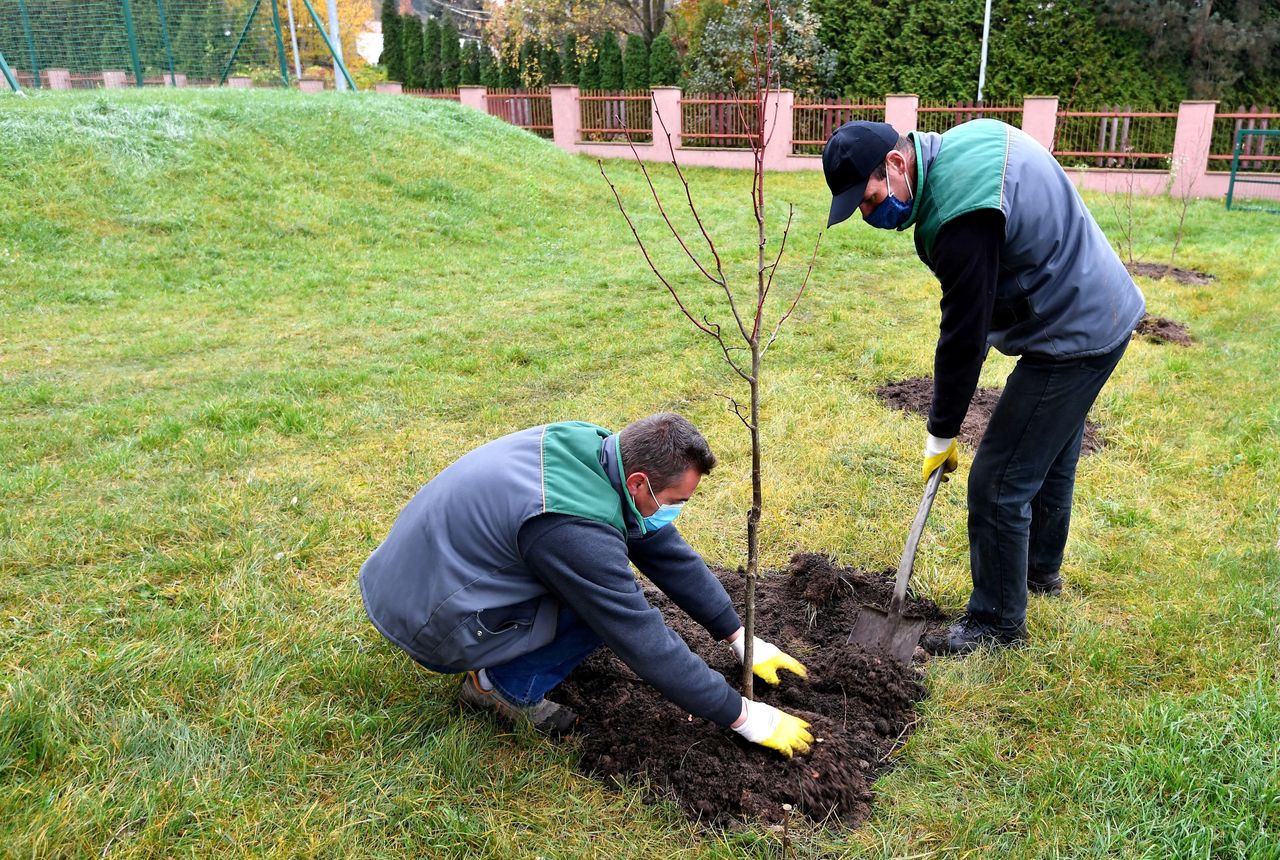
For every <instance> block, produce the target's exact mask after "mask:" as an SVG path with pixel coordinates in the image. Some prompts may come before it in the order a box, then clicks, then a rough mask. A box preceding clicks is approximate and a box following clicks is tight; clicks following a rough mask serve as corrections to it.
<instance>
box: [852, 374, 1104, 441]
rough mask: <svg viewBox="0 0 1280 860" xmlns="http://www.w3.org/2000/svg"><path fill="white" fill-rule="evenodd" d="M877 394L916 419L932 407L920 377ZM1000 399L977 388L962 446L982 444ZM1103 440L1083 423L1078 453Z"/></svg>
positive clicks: (928, 383)
mask: <svg viewBox="0 0 1280 860" xmlns="http://www.w3.org/2000/svg"><path fill="white" fill-rule="evenodd" d="M876 394H877V395H879V397H880V399H881V400H883V401H884V403H885V405H886V406H888V407H889V408H891V409H901V410H903V411H904V412H912V413H915V414H917V415H928V414H929V405H930V404H931V403H933V379H932V378H931V377H928V376H919V377H915V378H912V379H904V380H902V381H901V382H886V383H885V384H884V385H882V386H880V387H879V388H877V389H876ZM999 399H1000V389H999V388H979V389H978V390H977V391H975V392H974V393H973V400H971V401H969V411H968V412H966V413H965V416H964V423H963V424H961V425H960V436H959V439H960V441H961V442H965V443H967V444H969V445H971V446H973V447H974V448H977V447H978V443H979V442H981V441H982V434H984V433H986V432H987V424H988V423H989V422H990V421H991V412H992V410H994V409H995V408H996V402H997V401H998V400H999ZM1102 445H1103V442H1102V437H1101V435H1100V434H1099V432H1098V426H1097V425H1096V424H1094V423H1093V422H1092V421H1090V420H1088V419H1087V418H1086V419H1085V422H1084V441H1083V442H1082V443H1081V445H1080V453H1081V454H1084V455H1088V454H1093V453H1095V452H1097V451H1100V450H1102Z"/></svg>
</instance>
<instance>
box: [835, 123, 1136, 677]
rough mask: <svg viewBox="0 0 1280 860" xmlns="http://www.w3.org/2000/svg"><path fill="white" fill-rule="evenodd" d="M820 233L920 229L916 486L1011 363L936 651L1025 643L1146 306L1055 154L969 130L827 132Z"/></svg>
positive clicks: (1057, 566) (983, 450)
mask: <svg viewBox="0 0 1280 860" xmlns="http://www.w3.org/2000/svg"><path fill="white" fill-rule="evenodd" d="M822 166H823V170H824V171H825V173H826V178H827V185H828V186H829V187H830V189H831V196H832V199H831V214H830V217H829V218H828V222H827V226H831V225H833V224H838V223H840V222H841V221H844V220H845V219H847V218H849V217H850V216H851V215H852V214H853V213H854V212H856V211H860V212H861V213H862V219H863V220H864V221H866V222H867V223H868V224H870V225H871V226H873V227H879V228H880V229H883V230H905V229H906V228H907V227H914V228H915V244H916V253H917V255H919V257H920V260H921V261H922V262H923V263H924V264H925V265H926V266H928V267H929V268H930V269H931V270H932V271H933V273H934V274H935V275H936V276H937V278H938V280H939V282H940V284H941V287H942V301H941V308H942V319H941V325H940V333H939V335H938V343H937V347H936V351H935V353H934V377H933V403H932V406H931V408H930V410H929V420H928V435H927V436H926V439H925V446H924V468H923V476H924V477H925V479H927V478H928V477H929V475H931V474H932V473H933V471H934V470H935V469H937V468H938V466H939V465H943V466H944V467H945V469H946V471H948V472H950V471H952V470H954V469H955V468H956V465H957V451H956V438H955V437H956V435H957V434H958V433H959V431H960V424H961V422H962V421H963V420H964V416H965V413H966V412H967V411H968V408H969V401H970V399H971V398H972V397H973V392H974V390H975V388H976V387H977V384H978V374H979V372H980V371H981V369H982V362H983V360H984V359H985V358H986V353H987V348H988V346H994V347H995V348H996V349H998V350H999V351H1000V352H1002V353H1004V354H1006V355H1016V356H1020V358H1019V360H1018V364H1017V366H1016V367H1015V368H1014V370H1013V372H1012V373H1011V374H1010V375H1009V379H1008V380H1007V382H1006V384H1005V389H1004V393H1003V394H1002V395H1001V397H1000V401H999V403H997V404H996V408H995V410H994V411H993V412H992V414H991V421H990V423H989V424H988V426H987V431H986V434H985V435H984V436H983V438H982V443H981V444H980V445H979V446H978V452H977V454H976V455H975V456H974V459H973V468H972V469H971V470H970V474H969V565H970V572H971V574H972V576H973V594H972V596H971V597H970V598H969V606H968V612H967V614H966V615H965V617H964V618H962V619H961V620H960V621H959V622H958V623H956V624H954V625H953V626H952V627H951V628H950V630H949V631H948V632H947V633H946V634H945V636H943V637H941V639H940V640H939V641H933V642H928V643H926V645H927V646H928V647H931V649H932V650H933V651H934V652H935V653H941V654H965V653H968V652H970V651H973V650H975V649H976V648H978V647H980V646H982V645H990V646H993V647H999V646H1006V645H1014V644H1017V643H1020V642H1023V641H1025V640H1026V637H1027V629H1026V616H1027V594H1028V592H1029V591H1030V592H1033V593H1038V594H1050V595H1056V594H1058V593H1060V592H1061V590H1062V576H1061V565H1062V555H1063V549H1064V547H1065V546H1066V542H1067V530H1068V526H1069V524H1070V520H1071V498H1072V492H1073V489H1074V487H1075V476H1076V464H1077V462H1078V461H1079V458H1080V442H1081V439H1082V436H1083V433H1084V419H1085V415H1086V414H1087V413H1088V411H1089V407H1090V406H1092V405H1093V401H1094V399H1095V398H1096V397H1097V396H1098V392H1099V391H1100V390H1101V389H1102V386H1103V384H1104V383H1106V381H1107V379H1108V377H1110V376H1111V372H1112V370H1114V369H1115V366H1116V364H1117V363H1118V362H1119V361H1120V357H1121V356H1122V355H1123V354H1124V350H1125V347H1126V346H1127V345H1128V343H1129V338H1130V336H1131V335H1132V333H1133V329H1134V326H1135V325H1137V323H1138V320H1139V319H1141V318H1142V314H1143V312H1144V311H1145V309H1146V305H1145V302H1144V301H1143V298H1142V293H1141V292H1139V290H1138V288H1137V287H1136V286H1135V285H1134V283H1133V279H1132V278H1131V277H1129V273H1128V271H1126V269H1125V267H1124V264H1123V263H1121V262H1120V258H1119V257H1117V256H1116V254H1115V252H1114V251H1113V250H1112V249H1111V245H1110V244H1109V243H1108V241H1107V238H1106V236H1104V235H1103V233H1102V230H1101V229H1100V228H1099V227H1098V224H1097V222H1096V221H1094V219H1093V216H1092V215H1091V214H1090V213H1089V210H1088V209H1087V208H1085V205H1084V201H1083V200H1081V199H1080V195H1079V194H1078V193H1077V192H1076V189H1075V186H1073V185H1072V184H1071V181H1070V180H1069V179H1068V178H1067V175H1066V174H1065V173H1064V172H1063V170H1062V168H1061V167H1060V166H1059V165H1058V162H1057V161H1056V160H1055V159H1054V158H1053V156H1052V155H1051V154H1050V153H1049V152H1048V151H1046V150H1045V149H1044V147H1042V146H1041V145H1040V144H1038V143H1037V142H1036V141H1035V140H1034V139H1032V138H1031V137H1030V136H1028V135H1026V134H1024V133H1023V132H1021V131H1019V130H1018V129H1016V128H1013V127H1012V126H1009V125H1006V124H1004V123H1002V122H998V121H996V120H990V119H979V120H974V121H972V122H967V123H964V124H963V125H959V126H956V127H955V128H953V129H951V130H950V131H948V132H946V133H945V134H933V133H927V134H925V133H919V132H914V133H912V134H909V135H907V136H905V137H903V136H901V135H899V134H898V132H897V131H895V130H894V128H893V127H892V126H890V125H888V124H886V123H880V122H850V123H846V124H845V125H842V126H841V127H840V128H838V129H836V131H835V133H834V134H833V135H832V136H831V139H830V140H828V141H827V144H826V147H825V148H824V149H823V152H822Z"/></svg>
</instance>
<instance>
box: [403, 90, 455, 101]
mask: <svg viewBox="0 0 1280 860" xmlns="http://www.w3.org/2000/svg"><path fill="white" fill-rule="evenodd" d="M401 92H403V93H404V94H405V95H406V96H413V97H415V98H420V99H444V100H445V101H454V102H456V101H458V99H459V95H458V90H457V89H456V88H455V89H451V90H417V89H405V90H402V91H401Z"/></svg>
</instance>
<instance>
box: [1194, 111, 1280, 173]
mask: <svg viewBox="0 0 1280 860" xmlns="http://www.w3.org/2000/svg"><path fill="white" fill-rule="evenodd" d="M1273 129H1280V112H1277V111H1276V110H1275V109H1274V108H1270V107H1258V106H1257V105H1253V106H1252V107H1248V108H1246V107H1244V106H1243V105H1241V106H1240V107H1238V108H1237V109H1236V110H1234V111H1225V112H1222V113H1218V114H1216V115H1215V116H1214V118H1213V140H1212V142H1211V143H1210V145H1209V169H1210V170H1228V169H1230V168H1231V161H1232V159H1233V157H1234V156H1235V147H1236V142H1237V138H1238V137H1239V134H1240V132H1241V131H1242V130H1243V131H1269V130H1273ZM1239 141H1240V160H1239V163H1238V169H1239V170H1247V171H1250V172H1254V173H1280V140H1277V139H1276V138H1275V137H1273V136H1271V135H1266V134H1246V135H1244V136H1243V137H1241V138H1239Z"/></svg>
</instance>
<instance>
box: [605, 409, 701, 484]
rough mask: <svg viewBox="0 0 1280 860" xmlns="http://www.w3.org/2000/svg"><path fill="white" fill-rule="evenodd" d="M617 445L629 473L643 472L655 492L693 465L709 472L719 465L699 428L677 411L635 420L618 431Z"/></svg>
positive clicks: (624, 467)
mask: <svg viewBox="0 0 1280 860" xmlns="http://www.w3.org/2000/svg"><path fill="white" fill-rule="evenodd" d="M618 447H619V448H620V449H621V452H622V467H623V469H625V470H626V474H627V475H629V474H631V473H632V472H644V473H645V475H646V476H648V478H649V484H650V485H651V486H652V487H653V491H654V492H655V493H656V492H659V491H661V490H665V489H666V488H667V487H669V486H671V485H672V484H674V483H675V482H676V481H678V480H680V478H682V477H683V476H684V473H685V472H687V471H688V470H689V468H690V467H693V468H695V469H697V470H698V472H699V473H700V474H703V475H707V474H710V472H711V470H712V469H713V468H715V465H716V455H715V454H712V453H711V446H709V445H708V444H707V440H706V439H704V438H703V437H702V434H701V433H699V432H698V428H696V427H694V426H693V424H691V423H690V422H689V419H687V418H685V417H684V416H683V415H678V414H676V413H675V412H659V413H658V414H656V415H650V416H649V417H648V418H641V419H640V420H638V421H632V422H631V423H630V424H628V425H627V426H626V427H623V428H622V430H621V432H620V433H619V434H618ZM622 477H623V478H624V479H625V478H626V475H623V476H622Z"/></svg>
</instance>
